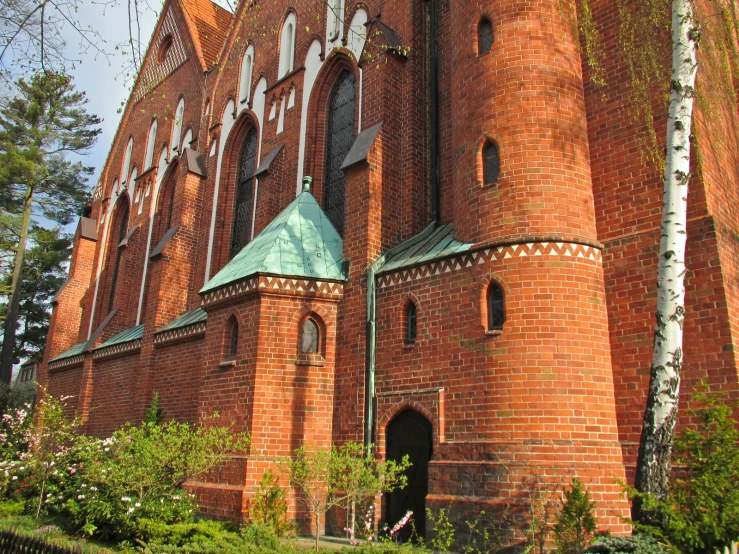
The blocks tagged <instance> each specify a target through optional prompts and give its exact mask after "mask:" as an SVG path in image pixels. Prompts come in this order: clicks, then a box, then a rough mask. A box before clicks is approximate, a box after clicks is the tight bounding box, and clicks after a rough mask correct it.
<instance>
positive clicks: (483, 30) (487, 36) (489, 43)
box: [477, 18, 493, 56]
mask: <svg viewBox="0 0 739 554" xmlns="http://www.w3.org/2000/svg"><path fill="white" fill-rule="evenodd" d="M492 47H493V24H492V23H491V21H490V20H489V19H487V18H485V19H483V20H482V21H480V25H478V27H477V54H478V55H480V56H482V55H483V54H487V53H488V52H490V49H491V48H492Z"/></svg>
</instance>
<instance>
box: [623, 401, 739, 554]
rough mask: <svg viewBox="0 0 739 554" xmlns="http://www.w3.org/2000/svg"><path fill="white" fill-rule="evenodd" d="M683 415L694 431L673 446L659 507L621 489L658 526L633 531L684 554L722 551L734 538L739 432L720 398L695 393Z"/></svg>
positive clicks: (738, 525) (738, 526)
mask: <svg viewBox="0 0 739 554" xmlns="http://www.w3.org/2000/svg"><path fill="white" fill-rule="evenodd" d="M694 398H695V400H696V401H697V402H699V403H700V405H699V407H697V408H695V409H692V410H688V414H689V415H690V416H692V417H693V418H694V419H695V420H696V421H697V422H698V425H697V428H696V429H695V430H693V429H685V430H683V431H682V432H681V433H680V434H679V435H678V437H677V438H676V440H675V447H674V462H675V463H676V464H679V465H681V466H682V468H680V472H679V474H678V476H677V477H676V478H675V479H673V481H672V482H671V483H670V487H669V490H668V494H667V498H666V499H665V500H664V501H661V500H659V499H657V498H654V497H652V496H650V495H646V494H642V493H639V492H638V491H635V490H634V489H631V488H628V487H624V488H625V489H626V490H627V492H628V494H629V496H630V497H631V498H632V499H635V498H639V499H640V500H641V502H642V505H643V507H644V509H645V510H647V511H651V512H653V513H655V514H656V516H657V517H656V518H655V521H661V522H663V523H662V524H661V526H647V525H636V528H637V530H639V531H641V532H645V533H649V534H651V535H653V536H655V537H656V538H657V539H658V540H660V541H662V542H665V543H668V544H670V545H671V546H673V547H674V549H675V550H677V551H680V552H683V553H684V554H698V553H703V552H715V551H716V550H723V548H724V546H727V545H729V544H731V541H732V540H736V538H737V537H739V487H737V482H739V428H738V427H737V425H738V424H737V421H736V420H735V419H733V418H732V417H731V416H732V407H731V406H730V405H728V404H727V403H726V402H725V394H723V393H718V394H708V393H706V392H705V391H699V392H696V394H695V396H694Z"/></svg>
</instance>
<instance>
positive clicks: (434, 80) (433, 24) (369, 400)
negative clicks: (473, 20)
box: [364, 0, 441, 455]
mask: <svg viewBox="0 0 739 554" xmlns="http://www.w3.org/2000/svg"><path fill="white" fill-rule="evenodd" d="M437 2H438V0H429V4H430V5H429V11H430V14H429V57H430V58H431V59H430V67H429V104H430V109H431V114H430V127H431V129H430V130H431V148H430V150H431V152H430V156H431V219H432V221H434V222H436V223H437V224H438V223H439V222H440V219H441V198H440V197H441V194H440V191H441V170H440V165H441V164H440V161H439V151H440V149H439V60H438V44H437V38H438V14H437ZM387 259H388V256H387V254H382V255H381V256H380V257H379V258H377V260H375V262H374V263H373V264H372V265H371V266H370V267H369V269H367V318H366V322H365V349H364V364H365V375H364V383H365V387H364V393H365V394H364V447H365V451H366V453H367V454H368V455H369V454H370V447H371V446H372V445H373V444H374V443H375V371H376V369H377V366H376V363H377V360H376V350H377V272H378V271H379V270H380V268H381V267H382V266H383V265H384V264H385V262H386V261H387Z"/></svg>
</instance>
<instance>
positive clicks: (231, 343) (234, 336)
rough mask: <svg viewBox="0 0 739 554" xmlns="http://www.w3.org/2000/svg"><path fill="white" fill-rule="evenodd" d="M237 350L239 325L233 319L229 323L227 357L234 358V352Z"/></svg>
mask: <svg viewBox="0 0 739 554" xmlns="http://www.w3.org/2000/svg"><path fill="white" fill-rule="evenodd" d="M238 350H239V325H238V323H236V322H235V321H234V323H233V325H231V334H230V336H229V338H228V357H229V358H230V359H234V358H236V353H237V352H238Z"/></svg>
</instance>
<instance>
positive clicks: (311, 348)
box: [300, 319, 319, 354]
mask: <svg viewBox="0 0 739 554" xmlns="http://www.w3.org/2000/svg"><path fill="white" fill-rule="evenodd" d="M318 338H319V337H318V325H317V324H316V322H315V321H313V320H312V319H306V320H305V323H303V328H302V330H301V333H300V351H301V352H302V353H304V354H312V353H317V352H318Z"/></svg>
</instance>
